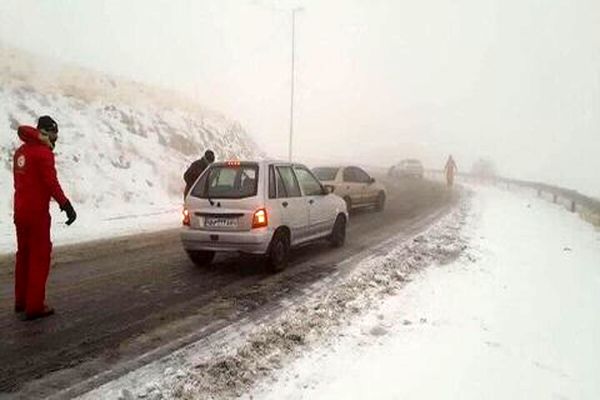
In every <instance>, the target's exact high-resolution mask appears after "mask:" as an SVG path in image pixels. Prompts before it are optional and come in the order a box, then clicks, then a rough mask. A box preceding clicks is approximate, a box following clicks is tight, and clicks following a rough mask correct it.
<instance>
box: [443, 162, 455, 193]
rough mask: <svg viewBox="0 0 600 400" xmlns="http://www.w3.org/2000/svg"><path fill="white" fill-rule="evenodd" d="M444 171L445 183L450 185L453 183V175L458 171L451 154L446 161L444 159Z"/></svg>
mask: <svg viewBox="0 0 600 400" xmlns="http://www.w3.org/2000/svg"><path fill="white" fill-rule="evenodd" d="M444 171H445V172H446V184H447V185H448V187H452V186H453V185H454V175H456V172H457V171H458V168H457V167H456V162H454V158H452V155H450V157H448V161H446V166H445V167H444Z"/></svg>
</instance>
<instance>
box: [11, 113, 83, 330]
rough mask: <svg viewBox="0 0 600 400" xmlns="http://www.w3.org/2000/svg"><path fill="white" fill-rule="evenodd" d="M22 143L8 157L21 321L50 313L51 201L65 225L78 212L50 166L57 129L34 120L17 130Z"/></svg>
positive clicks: (50, 122) (46, 120)
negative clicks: (33, 123)
mask: <svg viewBox="0 0 600 400" xmlns="http://www.w3.org/2000/svg"><path fill="white" fill-rule="evenodd" d="M17 133H18V135H19V138H20V139H21V141H23V145H21V147H19V148H18V149H17V151H16V152H15V154H14V159H13V175H14V188H15V196H14V223H15V227H16V231H17V254H16V263H15V312H17V313H22V312H24V313H25V318H24V319H26V320H31V319H37V318H43V317H47V316H49V315H52V314H54V309H52V308H51V307H49V306H48V305H46V303H45V299H46V281H47V279H48V274H49V272H50V257H51V252H52V242H51V240H50V223H51V218H50V210H49V207H50V199H54V200H55V201H56V202H57V203H58V204H59V206H60V209H61V210H62V211H64V212H66V213H67V222H66V224H67V225H71V224H72V223H73V222H74V221H75V219H76V218H77V214H76V213H75V210H74V209H73V206H72V205H71V202H70V201H69V199H67V197H66V196H65V194H64V192H63V190H62V188H61V186H60V183H59V182H58V178H57V176H56V168H55V165H54V153H53V150H54V147H55V145H56V140H57V138H58V125H57V123H56V122H55V121H54V120H53V119H52V118H51V117H49V116H42V117H40V118H39V120H38V124H37V128H33V127H31V126H20V127H19V128H18V130H17Z"/></svg>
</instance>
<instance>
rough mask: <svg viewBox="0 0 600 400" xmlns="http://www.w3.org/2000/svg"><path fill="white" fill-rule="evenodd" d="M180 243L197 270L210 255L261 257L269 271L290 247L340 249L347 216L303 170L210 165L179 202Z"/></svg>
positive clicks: (274, 164) (269, 164)
mask: <svg viewBox="0 0 600 400" xmlns="http://www.w3.org/2000/svg"><path fill="white" fill-rule="evenodd" d="M183 214H184V220H183V225H184V227H183V229H182V231H181V241H182V243H183V247H184V249H185V250H186V251H187V253H188V255H189V257H190V259H191V260H192V261H193V262H194V263H195V264H197V265H207V264H209V263H210V262H211V261H212V260H213V258H214V256H215V252H218V251H225V252H241V253H249V254H259V255H265V256H266V260H267V263H268V264H269V266H270V267H271V268H272V269H273V270H281V269H283V268H285V267H286V266H287V263H288V256H289V251H290V248H291V247H293V246H297V245H300V244H303V243H306V242H309V241H313V240H316V239H329V241H330V242H331V244H332V245H333V246H336V247H338V246H342V245H343V244H344V241H345V238H346V224H347V221H348V211H347V210H346V204H345V202H344V200H342V199H341V198H340V197H338V196H336V195H334V194H330V193H329V192H328V191H327V190H326V189H325V188H324V187H323V185H322V184H321V183H320V182H319V180H318V179H317V178H316V177H315V176H314V175H313V174H312V172H311V171H310V170H309V169H308V168H306V167H305V166H304V165H300V164H293V163H287V162H278V161H256V162H253V161H242V162H240V161H231V162H218V163H214V164H212V165H210V166H209V167H208V168H207V169H206V171H204V173H202V175H201V176H200V177H199V178H198V180H197V181H196V183H195V184H194V186H193V187H192V189H191V190H190V192H189V194H188V195H187V197H186V198H185V206H184V211H183Z"/></svg>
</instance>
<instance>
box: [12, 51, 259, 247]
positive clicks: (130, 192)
mask: <svg viewBox="0 0 600 400" xmlns="http://www.w3.org/2000/svg"><path fill="white" fill-rule="evenodd" d="M40 66H41V67H40ZM0 82H1V86H0V132H2V134H1V135H0V191H1V192H2V193H4V196H3V197H2V198H1V199H0V251H3V250H7V249H8V250H10V247H11V246H12V245H11V244H10V243H12V241H13V239H12V236H13V234H12V184H13V179H12V154H13V152H14V150H15V149H16V148H17V147H18V146H19V145H20V141H19V139H18V137H17V135H16V128H17V126H18V125H20V124H30V125H35V122H36V120H37V117H38V116H39V115H43V114H49V115H52V116H53V117H54V118H55V119H56V120H57V121H58V124H59V127H60V133H59V142H58V144H57V148H56V151H55V154H56V160H57V169H58V172H59V179H60V180H61V182H62V184H63V188H64V190H65V192H66V193H67V196H69V197H70V199H71V201H72V202H73V204H74V205H75V207H76V209H77V210H78V211H79V213H80V215H81V216H82V217H83V216H85V215H87V216H88V223H89V224H94V221H104V220H111V219H114V218H121V217H124V216H132V215H143V214H151V213H159V212H162V211H169V210H173V209H174V207H177V205H178V204H180V203H181V193H182V189H183V181H182V175H183V172H184V171H185V168H186V167H187V166H188V165H189V163H190V162H191V161H193V160H194V159H196V158H198V157H199V155H201V154H202V153H203V152H204V150H205V149H207V148H211V149H213V150H214V151H215V153H216V155H217V159H229V158H241V159H244V158H252V157H256V156H259V155H260V153H259V151H258V149H257V148H256V145H255V144H254V142H253V141H252V140H251V139H250V138H249V136H248V135H247V134H246V132H245V131H244V130H243V128H242V127H241V126H240V124H239V123H237V122H235V121H231V120H228V119H227V118H225V117H223V116H222V115H220V114H218V113H215V112H212V111H209V110H206V109H203V108H201V107H199V106H197V105H195V104H193V103H192V102H186V100H185V99H183V98H181V97H179V96H177V95H175V94H173V93H170V92H167V91H161V90H159V89H153V88H151V87H148V86H145V85H142V84H137V83H132V82H126V81H120V80H118V79H113V78H110V77H107V76H104V75H101V74H98V73H94V72H91V71H86V70H82V69H75V68H70V67H69V68H61V67H60V66H56V65H51V63H49V62H47V61H44V60H36V59H35V58H34V57H33V56H31V55H28V54H25V53H22V52H18V51H15V50H11V49H7V48H4V47H1V46H0ZM90 215H93V216H94V218H93V219H89V216H90ZM83 220H85V218H83ZM80 229H81V228H80ZM89 229H92V226H89ZM109 231H110V229H109ZM9 242H10V243H9Z"/></svg>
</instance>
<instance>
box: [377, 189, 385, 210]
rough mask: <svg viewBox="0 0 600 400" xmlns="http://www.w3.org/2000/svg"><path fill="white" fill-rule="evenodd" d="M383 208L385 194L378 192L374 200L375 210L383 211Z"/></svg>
mask: <svg viewBox="0 0 600 400" xmlns="http://www.w3.org/2000/svg"><path fill="white" fill-rule="evenodd" d="M384 208H385V193H383V192H379V194H378V195H377V200H375V210H376V211H383V209H384Z"/></svg>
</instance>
